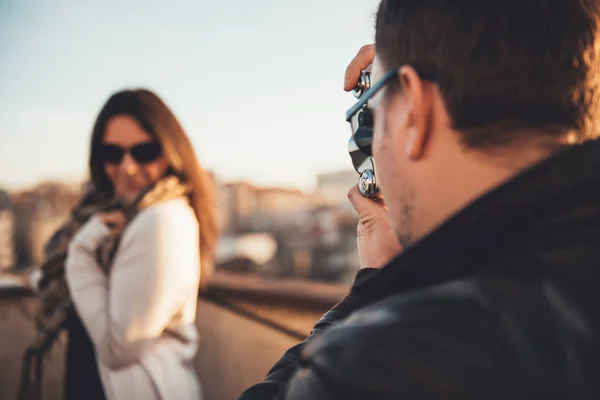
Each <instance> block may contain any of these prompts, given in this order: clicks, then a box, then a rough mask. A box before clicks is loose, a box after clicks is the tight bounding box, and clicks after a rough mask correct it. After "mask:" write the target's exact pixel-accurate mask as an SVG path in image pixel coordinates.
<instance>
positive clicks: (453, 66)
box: [376, 0, 600, 147]
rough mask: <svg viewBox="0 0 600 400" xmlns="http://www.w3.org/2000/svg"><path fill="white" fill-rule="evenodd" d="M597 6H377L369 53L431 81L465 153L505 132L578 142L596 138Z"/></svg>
mask: <svg viewBox="0 0 600 400" xmlns="http://www.w3.org/2000/svg"><path fill="white" fill-rule="evenodd" d="M599 3H600V1H598V0H489V1H486V0H382V2H381V4H380V6H379V11H378V13H377V25H376V46H377V54H378V57H379V58H380V59H381V60H382V62H383V64H384V65H385V66H386V67H389V68H392V67H400V66H402V65H407V64H408V65H411V66H413V67H414V68H415V69H416V70H417V71H419V72H421V73H428V74H432V75H434V76H435V77H436V83H437V84H438V85H439V87H440V89H441V92H442V94H443V97H444V100H445V103H446V106H447V109H448V112H449V114H450V116H451V118H452V121H453V128H454V129H456V130H458V131H460V132H461V133H462V135H463V139H464V143H465V144H466V145H468V146H471V147H484V146H489V145H493V144H507V143H508V142H509V141H511V140H512V139H511V138H509V137H508V136H509V135H510V132H539V133H543V134H545V135H548V136H550V137H553V138H557V139H559V138H560V139H563V138H562V136H564V135H565V133H566V132H574V134H572V135H571V136H570V138H571V139H575V140H576V141H584V140H586V139H589V138H595V137H598V136H600V132H599V131H598V127H599V122H600V121H598V119H599V118H600V112H599V111H600V108H599V105H600V90H599V89H600V87H599V85H600V69H599V68H600V65H599V62H600V57H599V55H600V40H599V39H600V38H599V22H600V21H599V19H600V11H599V9H600V5H599ZM518 135H521V137H522V133H519V134H518ZM516 138H518V137H514V138H513V139H516Z"/></svg>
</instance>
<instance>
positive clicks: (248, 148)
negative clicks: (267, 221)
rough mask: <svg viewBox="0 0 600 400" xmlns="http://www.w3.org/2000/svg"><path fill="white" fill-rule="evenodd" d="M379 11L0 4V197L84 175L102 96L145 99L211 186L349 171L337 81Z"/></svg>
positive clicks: (365, 3)
mask: <svg viewBox="0 0 600 400" xmlns="http://www.w3.org/2000/svg"><path fill="white" fill-rule="evenodd" d="M378 3H379V0H360V1H359V0H302V1H298V0H296V1H292V0H255V1H244V0H230V1H206V0H195V1H183V0H169V1H167V0H160V1H157V0H129V1H123V0H120V1H115V0H102V1H93V2H92V1H89V2H84V1H81V0H68V1H67V0H53V1H48V0H0V188H5V189H9V190H15V189H18V188H24V187H28V186H31V185H34V184H36V183H38V182H40V181H43V180H50V179H52V180H64V181H67V182H71V183H74V182H78V181H81V180H82V179H84V178H85V177H86V175H87V165H86V163H87V158H88V144H89V137H90V133H91V127H92V124H93V122H94V120H95V118H96V116H97V113H98V112H99V110H100V108H101V107H102V105H103V104H104V102H105V101H106V100H107V98H108V97H109V96H110V94H112V93H113V92H115V91H117V90H120V89H123V88H132V87H145V88H149V89H151V90H153V91H155V92H156V93H157V94H158V95H159V96H161V98H163V100H164V101H165V102H166V103H167V104H168V105H169V106H170V107H171V109H172V110H173V111H174V112H175V114H176V116H177V117H178V119H179V120H180V122H181V123H182V125H183V127H184V128H185V130H186V132H187V133H188V135H189V136H190V138H191V140H192V143H193V145H194V148H195V150H196V152H197V154H198V158H199V159H200V162H201V163H202V164H203V166H204V167H206V168H207V169H209V170H212V171H214V172H215V173H216V174H217V176H219V177H220V178H221V179H223V180H249V181H251V182H254V183H256V184H259V185H265V186H288V187H290V186H291V187H300V188H305V189H309V188H312V187H313V185H314V184H315V176H316V174H317V173H320V172H329V171H340V170H350V169H351V168H352V166H351V163H350V157H349V155H348V153H347V142H348V139H349V136H350V128H349V126H347V122H346V121H345V119H344V115H345V112H346V110H347V109H348V108H349V107H351V106H352V104H353V103H354V101H355V99H354V97H353V96H352V94H350V93H346V92H344V91H343V74H344V70H345V68H346V66H347V64H348V63H349V62H350V60H351V59H352V58H353V57H354V55H355V54H356V52H357V51H358V49H359V48H360V47H361V46H362V45H364V44H367V43H372V42H373V41H374V18H375V17H374V16H375V12H376V10H377V5H378Z"/></svg>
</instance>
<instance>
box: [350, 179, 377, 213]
mask: <svg viewBox="0 0 600 400" xmlns="http://www.w3.org/2000/svg"><path fill="white" fill-rule="evenodd" d="M348 200H350V204H352V207H354V209H355V210H356V212H357V213H358V216H359V217H361V218H362V217H363V216H365V215H368V214H375V213H377V212H380V210H381V209H382V208H383V205H382V204H381V203H380V202H377V201H375V200H372V199H368V198H366V197H364V196H363V195H362V194H360V191H359V190H358V185H356V186H354V187H353V188H352V189H350V191H349V192H348Z"/></svg>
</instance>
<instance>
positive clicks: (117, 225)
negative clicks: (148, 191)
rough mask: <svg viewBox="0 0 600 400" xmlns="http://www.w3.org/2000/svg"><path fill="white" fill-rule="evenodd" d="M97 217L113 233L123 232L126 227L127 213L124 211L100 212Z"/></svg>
mask: <svg viewBox="0 0 600 400" xmlns="http://www.w3.org/2000/svg"><path fill="white" fill-rule="evenodd" d="M96 217H97V218H98V219H99V220H100V221H101V222H102V223H103V224H104V225H106V226H107V227H108V228H109V229H110V230H111V232H113V233H121V232H122V231H123V228H125V214H124V213H123V212H122V211H109V212H99V213H96Z"/></svg>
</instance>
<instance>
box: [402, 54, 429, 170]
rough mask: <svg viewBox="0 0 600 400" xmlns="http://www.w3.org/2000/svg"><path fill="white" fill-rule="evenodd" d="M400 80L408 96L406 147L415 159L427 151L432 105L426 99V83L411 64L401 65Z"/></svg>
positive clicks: (407, 151)
mask: <svg viewBox="0 0 600 400" xmlns="http://www.w3.org/2000/svg"><path fill="white" fill-rule="evenodd" d="M398 80H399V81H400V82H399V83H400V86H401V88H402V89H401V90H402V94H403V96H405V98H406V103H405V104H406V107H407V110H406V112H407V114H408V137H407V138H406V147H405V149H404V151H405V154H406V156H407V157H408V158H409V159H410V160H413V161H416V160H419V159H420V158H421V157H423V154H424V153H425V148H426V147H427V139H428V136H429V125H430V124H429V122H430V121H429V119H430V118H431V106H430V104H428V102H427V101H426V96H427V93H426V88H425V83H424V82H423V81H422V80H421V78H420V77H419V74H418V73H417V71H415V69H414V68H413V67H411V66H410V65H405V66H403V67H401V68H400V69H399V71H398Z"/></svg>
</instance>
